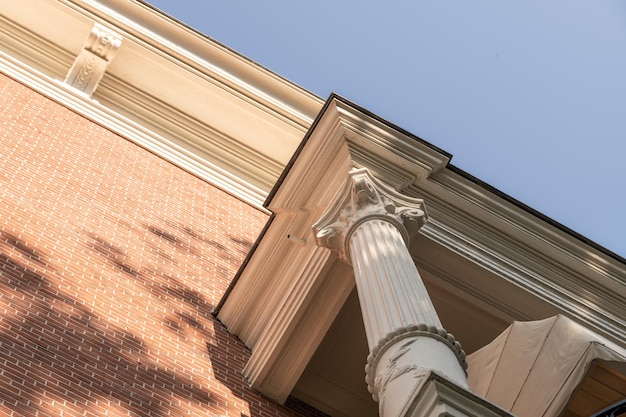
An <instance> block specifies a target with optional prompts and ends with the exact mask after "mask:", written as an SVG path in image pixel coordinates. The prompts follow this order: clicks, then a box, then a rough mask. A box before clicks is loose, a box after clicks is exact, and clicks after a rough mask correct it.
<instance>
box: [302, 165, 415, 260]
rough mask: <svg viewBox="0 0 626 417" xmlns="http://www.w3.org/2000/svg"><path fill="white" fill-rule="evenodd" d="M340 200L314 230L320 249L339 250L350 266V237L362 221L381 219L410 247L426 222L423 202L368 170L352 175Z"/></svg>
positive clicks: (357, 170) (355, 171)
mask: <svg viewBox="0 0 626 417" xmlns="http://www.w3.org/2000/svg"><path fill="white" fill-rule="evenodd" d="M341 197H342V198H341ZM341 197H340V198H338V199H337V201H336V202H335V205H334V206H332V207H331V208H330V209H329V210H328V211H327V212H326V214H325V215H324V216H322V218H321V219H320V221H318V222H317V223H316V224H315V225H314V226H313V230H314V232H315V236H316V239H317V244H318V245H319V246H322V247H327V248H330V249H333V250H335V251H337V253H338V254H339V257H340V258H341V259H343V260H345V261H346V262H348V263H349V262H350V259H349V251H348V249H347V247H348V241H349V239H350V235H351V233H352V231H354V230H355V229H356V228H357V227H358V226H359V224H361V223H362V222H364V221H366V220H368V219H373V218H378V219H382V220H385V221H388V222H390V223H393V224H394V225H395V226H396V227H397V228H398V230H399V231H400V233H401V234H402V236H403V239H404V241H405V243H406V245H407V246H408V245H409V244H410V242H411V240H412V239H413V238H414V237H415V235H416V234H417V232H418V231H419V229H420V228H421V227H422V226H423V225H424V224H425V223H426V219H427V214H426V210H425V208H424V203H423V201H422V200H420V199H417V198H410V197H406V196H403V195H401V194H399V193H398V192H396V191H395V190H393V189H392V188H391V187H388V186H386V185H385V184H384V183H382V182H380V181H378V180H377V179H376V178H375V177H374V176H373V175H372V174H371V173H370V172H369V170H367V169H366V168H361V169H353V170H352V171H350V172H349V178H348V185H347V190H345V191H344V193H343V195H342V196H341Z"/></svg>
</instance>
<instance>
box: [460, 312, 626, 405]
mask: <svg viewBox="0 0 626 417" xmlns="http://www.w3.org/2000/svg"><path fill="white" fill-rule="evenodd" d="M594 360H603V361H610V362H621V363H626V349H624V348H622V347H620V346H618V345H616V344H615V343H612V342H610V341H609V340H607V339H605V338H603V337H601V336H599V335H597V334H595V333H594V332H592V331H590V330H588V329H586V328H585V327H583V326H581V325H579V324H577V323H575V322H574V321H572V320H570V319H568V318H567V317H565V316H561V315H558V316H555V317H551V318H548V319H545V320H540V321H533V322H514V323H513V324H512V325H511V326H510V327H509V328H508V329H506V330H505V331H504V332H503V333H502V334H501V335H500V336H498V337H497V338H496V339H495V340H494V341H493V342H491V343H490V344H489V345H487V346H485V347H483V348H482V349H480V350H478V351H477V352H475V353H473V354H472V355H470V356H469V357H468V359H467V361H468V365H469V368H468V383H469V385H470V387H471V388H472V390H473V391H474V392H475V393H476V394H478V395H481V396H483V397H485V398H486V399H488V400H489V401H491V402H493V403H495V404H497V405H498V406H500V407H502V408H504V409H506V410H508V411H510V412H511V413H513V414H515V415H517V416H519V417H540V416H541V417H556V416H558V415H559V414H560V413H561V412H562V411H563V409H564V407H565V406H566V405H567V403H568V401H569V399H570V397H571V396H572V393H574V391H575V390H576V388H577V387H578V386H579V384H580V383H581V382H582V381H583V379H584V377H585V375H586V373H587V371H588V370H589V368H590V366H591V364H592V362H593V361H594Z"/></svg>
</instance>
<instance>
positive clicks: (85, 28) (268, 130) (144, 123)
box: [0, 0, 323, 207]
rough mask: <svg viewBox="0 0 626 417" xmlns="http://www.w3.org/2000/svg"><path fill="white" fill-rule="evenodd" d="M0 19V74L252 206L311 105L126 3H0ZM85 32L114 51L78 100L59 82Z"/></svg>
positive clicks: (231, 56)
mask: <svg viewBox="0 0 626 417" xmlns="http://www.w3.org/2000/svg"><path fill="white" fill-rule="evenodd" d="M33 10H38V13H32V11H33ZM0 19H2V25H0V45H2V47H0V52H2V56H3V57H4V63H3V68H5V71H4V72H5V73H7V74H9V75H10V76H12V77H13V78H15V79H17V80H18V81H20V82H22V83H24V84H26V85H28V86H30V87H32V88H34V89H36V90H37V91H39V92H41V93H42V94H45V95H47V96H48V97H50V98H53V99H54V100H56V101H58V102H60V103H62V104H64V105H66V106H68V107H69V108H71V109H72V110H74V111H76V112H78V113H80V114H82V115H84V116H86V117H89V118H91V119H92V120H94V121H95V122H97V123H100V124H102V125H103V126H106V127H107V128H109V129H111V130H113V131H115V132H116V133H118V134H121V135H123V136H124V137H126V138H127V139H129V140H132V141H134V142H136V143H137V144H139V145H141V146H143V147H146V148H147V149H149V150H150V151H151V152H153V153H155V154H157V155H159V156H161V157H163V158H165V159H167V160H169V161H171V162H173V163H175V164H177V165H179V166H181V167H182V168H184V169H186V170H188V171H190V172H192V173H193V174H195V175H197V176H199V177H201V178H203V179H206V180H207V181H210V182H212V183H214V184H215V185H217V186H218V187H220V188H223V189H225V190H226V191H228V192H230V193H232V194H234V195H236V196H237V197H239V198H241V199H243V200H245V201H247V202H249V203H250V204H253V205H255V206H257V207H261V205H262V202H263V200H264V199H265V198H266V196H267V194H268V193H269V191H270V190H271V187H272V186H273V184H274V183H275V181H276V179H277V178H278V176H279V175H280V173H281V172H282V169H283V167H284V166H285V164H286V163H287V162H288V160H289V158H290V157H291V155H292V154H293V152H294V151H295V149H296V148H297V146H298V144H299V143H300V141H301V139H302V137H303V136H304V134H305V132H306V130H307V129H308V127H309V126H310V124H311V122H312V121H313V118H314V116H315V115H316V114H317V112H318V111H319V109H320V108H321V106H322V104H323V103H322V101H321V100H320V99H319V98H318V97H315V96H314V95H312V94H310V93H308V92H306V91H305V90H303V89H301V88H300V87H298V86H295V85H294V84H292V83H290V82H288V81H287V80H285V79H283V78H281V77H279V76H277V75H275V74H273V73H271V72H270V71H268V70H266V69H264V68H263V67H261V66H259V65H258V64H255V63H253V62H251V61H249V60H247V59H246V58H244V57H242V56H241V55H238V54H236V53H235V52H233V51H231V50H229V49H227V48H225V47H224V46H222V45H220V44H218V43H216V42H214V41H212V40H211V39H209V38H207V37H205V36H202V35H200V34H199V33H197V32H195V31H193V30H191V29H190V28H188V27H185V26H183V25H182V24H180V23H178V22H175V21H174V20H172V19H170V18H169V17H167V16H166V15H164V14H161V13H158V12H157V11H156V10H155V9H153V8H151V7H150V6H148V5H146V4H144V3H141V2H138V1H124V0H109V1H92V0H86V1H80V0H60V1H56V2H52V1H48V0H22V1H20V2H4V3H2V4H0ZM94 24H96V25H100V26H99V27H101V28H102V30H108V31H111V32H114V33H116V34H118V35H119V36H120V38H121V39H122V43H121V46H120V47H119V49H118V50H117V53H116V56H115V59H113V60H112V61H111V62H108V63H107V65H106V68H104V67H103V68H102V69H103V70H104V69H105V70H106V71H105V72H102V73H101V74H100V75H101V76H102V81H101V82H100V83H99V84H97V85H96V84H95V85H94V87H97V88H96V89H95V91H93V92H92V91H91V90H90V91H88V92H87V95H89V93H92V94H91V96H92V100H89V99H88V98H86V97H82V96H81V95H80V94H74V93H73V92H72V91H69V90H68V88H67V87H66V85H63V84H62V83H61V81H62V80H64V79H65V78H66V75H67V74H68V72H69V71H70V68H71V67H72V63H73V62H74V61H75V60H76V57H77V56H78V55H79V54H80V53H81V50H82V48H83V45H84V44H85V40H86V39H87V38H88V36H89V33H90V30H91V28H92V27H94ZM83 53H84V52H83Z"/></svg>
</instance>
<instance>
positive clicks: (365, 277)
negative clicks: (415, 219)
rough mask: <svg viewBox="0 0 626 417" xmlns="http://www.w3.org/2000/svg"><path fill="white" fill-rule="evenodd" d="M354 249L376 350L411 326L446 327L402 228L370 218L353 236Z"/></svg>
mask: <svg viewBox="0 0 626 417" xmlns="http://www.w3.org/2000/svg"><path fill="white" fill-rule="evenodd" d="M349 248H350V259H351V261H352V267H353V268H354V276H355V280H356V286H357V291H358V294H359V300H360V303H361V310H362V311H363V322H364V324H365V333H366V335H367V340H368V344H369V348H370V352H371V351H372V349H373V348H374V347H376V346H377V345H380V344H381V343H382V344H384V339H385V337H386V336H387V335H388V334H389V333H392V332H394V331H396V330H398V329H403V328H405V327H407V326H409V325H411V324H425V325H426V326H433V327H434V328H437V329H439V328H442V326H441V322H440V321H439V317H438V316H437V313H436V311H435V307H434V306H433V304H432V302H431V300H430V297H429V296H428V292H427V291H426V287H425V286H424V283H423V282H422V280H421V278H420V276H419V272H418V271H417V268H416V267H415V264H414V263H413V259H412V258H411V255H410V253H409V251H408V249H407V247H406V245H405V243H404V239H403V238H402V234H401V233H400V231H399V230H398V227H397V225H395V224H392V223H390V222H389V221H386V220H382V219H379V218H375V217H374V218H372V219H370V220H366V221H364V222H362V223H361V224H359V225H358V226H357V227H356V229H355V230H354V231H353V233H352V234H351V235H350V241H349Z"/></svg>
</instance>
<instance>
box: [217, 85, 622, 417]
mask: <svg viewBox="0 0 626 417" xmlns="http://www.w3.org/2000/svg"><path fill="white" fill-rule="evenodd" d="M449 160H450V155H449V154H447V153H445V152H443V151H441V150H439V149H437V148H436V147H434V146H432V145H430V144H428V143H427V142H425V141H423V140H421V139H420V138H418V137H415V136H413V135H411V134H409V133H408V132H406V131H404V130H402V129H400V128H398V127H396V126H393V125H392V124H390V123H388V122H386V121H384V120H382V119H380V118H378V117H376V116H375V115H373V114H371V113H369V112H367V111H366V110H364V109H362V108H360V107H358V106H356V105H354V104H353V103H350V102H349V101H347V100H345V99H343V98H341V97H339V96H336V95H332V96H331V97H330V98H329V100H328V101H327V102H326V104H325V106H324V108H323V109H322V111H321V113H320V114H319V116H318V118H317V119H316V121H315V122H314V124H313V125H312V127H311V129H310V130H309V132H308V133H307V136H306V137H305V139H304V141H303V142H302V144H301V146H300V147H299V148H298V150H297V151H296V154H295V156H294V157H293V158H292V160H291V161H290V163H289V164H288V165H287V168H286V170H285V172H284V173H283V175H282V176H281V178H280V179H279V182H278V184H277V186H276V187H275V188H274V190H273V192H272V193H271V194H270V197H269V198H268V201H267V202H266V205H267V207H268V208H269V209H270V211H271V212H272V213H273V218H272V221H271V224H269V226H268V227H267V229H266V231H265V233H264V234H263V236H262V237H261V238H260V239H259V241H258V244H257V246H256V249H255V250H254V251H253V252H252V253H251V255H250V256H249V258H248V260H247V262H246V264H245V265H244V267H243V268H242V269H241V270H240V272H239V274H238V277H237V279H236V280H235V281H234V282H233V286H232V287H231V291H230V292H229V293H228V294H227V296H226V297H225V298H224V299H223V300H222V303H221V304H220V306H218V309H217V313H218V318H219V319H220V320H222V321H223V323H224V324H225V325H226V326H227V327H228V329H229V331H230V332H232V333H234V334H236V335H238V336H239V337H240V338H241V340H243V342H244V343H245V344H246V345H247V346H248V347H249V348H250V349H251V350H252V355H251V358H250V360H249V362H248V364H247V366H246V369H245V374H246V376H247V377H248V378H249V380H250V382H251V384H252V386H253V387H254V388H256V389H258V390H259V391H261V392H263V393H264V394H265V395H267V396H268V397H270V398H273V399H275V400H277V401H279V402H282V401H284V400H285V399H286V397H287V396H288V395H289V394H290V393H291V392H292V390H293V388H294V386H295V385H296V384H297V383H298V380H299V378H300V377H301V376H302V374H303V372H304V370H305V368H306V367H307V365H308V364H309V362H310V361H311V358H313V357H314V354H315V353H316V350H317V349H318V347H320V346H321V345H322V344H324V343H327V341H326V340H325V339H324V338H325V336H326V334H327V332H328V330H329V329H330V328H331V326H332V325H333V323H334V322H335V320H336V319H337V317H338V315H339V314H340V309H341V308H342V306H343V305H344V303H346V300H348V302H350V299H351V297H349V295H350V293H351V291H352V289H353V287H354V282H353V275H352V271H351V268H350V267H349V266H348V265H346V264H344V263H343V262H341V261H339V260H338V259H337V257H336V256H335V255H333V254H332V253H331V252H330V251H329V250H327V249H324V248H320V247H318V246H316V244H315V239H314V236H313V231H312V225H313V224H315V223H316V222H317V220H318V219H319V218H320V217H321V216H322V214H323V213H324V211H325V210H326V208H327V207H328V206H329V205H330V204H331V202H332V201H334V200H335V199H336V196H337V195H338V194H339V193H341V192H342V190H343V188H344V187H345V184H346V181H347V175H348V172H349V171H350V170H351V169H352V168H354V167H357V168H367V169H369V170H370V171H371V172H372V173H373V174H374V175H375V176H376V177H377V178H378V179H379V180H381V181H383V182H385V183H387V184H389V185H391V186H392V187H393V188H395V189H396V190H397V191H399V192H401V193H404V194H406V195H408V196H410V197H416V198H422V199H424V201H425V204H426V208H427V210H428V213H429V219H430V220H429V223H427V224H426V225H425V226H424V227H423V228H422V229H421V231H420V234H419V235H418V237H417V238H416V239H415V241H414V245H413V246H412V249H411V252H412V256H413V258H414V259H415V261H416V264H417V266H418V269H419V270H420V272H421V273H422V275H423V277H424V279H425V281H427V284H428V285H429V292H431V295H432V296H433V298H434V299H435V300H434V301H435V304H436V307H438V312H439V313H440V314H441V315H443V316H444V317H445V319H444V318H443V317H442V320H443V321H447V322H448V323H444V325H445V327H446V329H448V330H449V331H451V332H452V333H454V334H455V335H456V336H457V338H458V339H459V340H461V342H462V343H463V344H464V346H465V347H466V350H468V351H469V352H471V351H473V350H475V349H477V348H479V347H481V346H483V345H484V344H486V343H488V342H489V341H490V340H491V339H493V338H494V337H495V336H496V335H497V334H499V333H500V332H501V331H502V330H503V329H504V328H505V327H506V326H507V325H508V324H509V323H510V322H511V321H513V320H533V319H539V318H544V317H549V316H552V315H554V314H558V313H563V314H566V315H568V316H570V317H576V318H577V320H578V321H579V322H580V323H583V324H584V325H586V326H588V327H590V328H592V329H594V330H595V331H597V332H599V333H601V334H603V335H605V336H607V337H608V338H610V339H612V340H614V341H617V342H618V343H624V340H623V334H624V331H626V321H625V318H624V317H623V316H622V315H620V312H623V311H626V303H625V300H626V289H625V287H624V282H623V278H622V277H623V276H626V268H625V266H624V264H623V263H622V262H619V261H618V260H616V259H615V258H613V257H612V256H608V255H606V254H605V253H604V252H602V251H599V250H597V249H596V248H594V247H592V246H590V245H588V244H587V243H586V242H584V241H581V240H579V239H577V238H576V237H573V236H572V235H571V233H570V232H569V231H568V230H566V229H564V228H562V227H559V225H556V224H554V222H551V221H548V220H547V219H545V218H543V217H541V216H538V215H537V214H536V213H534V212H532V211H530V210H528V209H527V208H526V207H524V206H523V205H521V204H519V203H517V202H515V201H513V200H512V199H510V198H508V197H506V196H504V195H502V194H501V193H498V192H495V191H494V190H493V189H491V188H489V187H488V186H485V185H484V184H482V183H480V182H478V181H476V180H475V179H473V178H472V177H470V176H469V175H467V174H465V173H463V172H462V171H460V170H458V169H457V168H455V167H452V166H450V165H449ZM451 300H454V302H451ZM474 319H477V320H474ZM331 333H336V332H328V334H331ZM329 337H330V336H329ZM337 337H338V338H340V337H341V335H339V336H337ZM466 341H467V342H466ZM328 343H330V342H328ZM333 343H337V341H336V340H335V341H334V342H333ZM347 343H349V342H347ZM466 343H467V344H466ZM468 345H469V348H468V347H467V346H468ZM337 346H338V345H337ZM318 365H319V364H318ZM317 368H318V369H321V368H322V366H317ZM359 379H360V380H361V381H362V376H361V377H360V378H359ZM361 383H362V384H364V382H361ZM318 400H319V398H318ZM312 402H315V403H316V400H315V399H313V400H312ZM316 405H318V406H319V408H322V409H324V407H325V405H324V404H321V405H320V404H319V403H316ZM335 414H336V415H343V414H341V412H336V413H335ZM346 415H347V414H346Z"/></svg>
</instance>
